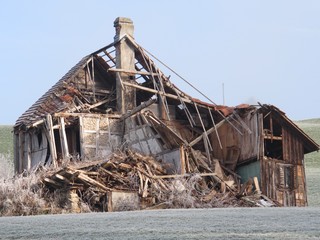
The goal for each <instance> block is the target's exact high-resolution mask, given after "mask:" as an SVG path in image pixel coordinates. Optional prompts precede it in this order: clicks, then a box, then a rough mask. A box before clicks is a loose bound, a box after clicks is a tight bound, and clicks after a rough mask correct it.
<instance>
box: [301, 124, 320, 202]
mask: <svg viewBox="0 0 320 240" xmlns="http://www.w3.org/2000/svg"><path fill="white" fill-rule="evenodd" d="M296 124H297V125H298V126H299V127H300V128H301V129H302V130H303V131H304V132H305V133H306V134H308V135H309V136H310V137H311V138H312V139H313V140H314V141H315V142H316V143H318V144H319V143H320V119H319V118H316V119H308V120H303V121H297V122H296ZM305 165H306V177H307V191H308V203H309V206H320V153H319V152H313V153H309V154H306V155H305Z"/></svg>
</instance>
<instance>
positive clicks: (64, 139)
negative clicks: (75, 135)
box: [59, 117, 69, 159]
mask: <svg viewBox="0 0 320 240" xmlns="http://www.w3.org/2000/svg"><path fill="white" fill-rule="evenodd" d="M59 133H60V142H61V149H62V155H63V158H64V159H67V158H68V157H69V147H68V140H67V135H66V128H65V123H64V117H60V128H59Z"/></svg>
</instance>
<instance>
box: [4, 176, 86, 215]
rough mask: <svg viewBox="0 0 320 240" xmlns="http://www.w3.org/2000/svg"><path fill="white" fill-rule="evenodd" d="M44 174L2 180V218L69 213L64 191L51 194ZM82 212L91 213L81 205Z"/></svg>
mask: <svg viewBox="0 0 320 240" xmlns="http://www.w3.org/2000/svg"><path fill="white" fill-rule="evenodd" d="M42 176H43V173H41V172H40V173H39V172H38V173H33V174H30V175H29V176H23V175H19V176H15V177H12V178H6V179H5V178H1V179H0V216H27V215H39V214H58V213H69V212H71V210H70V209H69V208H68V206H67V204H68V199H67V196H66V194H64V192H63V190H59V191H58V190H57V191H54V192H50V191H49V190H48V189H47V188H46V187H45V186H44V185H43V184H42V183H41V181H40V180H41V178H42ZM80 209H81V212H89V211H90V210H89V208H88V207H87V206H86V204H84V203H81V206H80Z"/></svg>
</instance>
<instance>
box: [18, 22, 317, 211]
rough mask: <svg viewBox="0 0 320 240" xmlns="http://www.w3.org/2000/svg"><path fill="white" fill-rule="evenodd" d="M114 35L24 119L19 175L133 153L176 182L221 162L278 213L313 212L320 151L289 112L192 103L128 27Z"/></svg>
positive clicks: (21, 122)
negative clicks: (310, 168)
mask: <svg viewBox="0 0 320 240" xmlns="http://www.w3.org/2000/svg"><path fill="white" fill-rule="evenodd" d="M115 27H116V37H115V40H114V42H112V43H111V44H109V45H107V46H105V47H103V48H101V49H99V50H97V51H95V52H93V53H91V54H89V55H87V56H85V57H84V58H83V59H82V60H81V61H80V62H79V63H78V64H76V65H75V66H74V67H73V68H72V69H71V70H70V71H69V72H68V73H67V74H66V75H65V76H64V77H62V78H61V79H60V80H59V81H58V82H57V83H56V84H55V85H54V86H53V87H52V88H50V89H49V90H48V91H47V92H46V93H45V94H44V95H43V96H42V97H41V98H40V99H39V100H38V101H36V102H35V103H34V104H33V105H32V106H31V107H30V108H29V109H28V110H27V111H26V112H25V113H23V114H22V115H21V116H20V117H19V118H18V120H17V121H16V123H15V126H14V147H15V149H14V156H15V172H16V173H22V172H31V171H36V170H37V169H38V168H39V167H41V166H51V165H53V166H60V165H61V164H62V163H63V162H65V161H83V162H85V161H88V160H90V161H92V160H96V161H100V160H101V159H105V158H107V157H108V156H109V155H110V154H111V153H112V152H114V151H116V150H118V149H132V150H135V151H137V152H140V153H143V154H145V155H151V156H154V157H155V158H156V159H157V160H158V161H159V162H160V163H162V164H163V166H164V167H165V168H166V172H167V175H168V176H170V177H171V176H176V175H179V176H181V175H188V174H192V173H200V174H209V175H210V174H212V173H213V172H215V166H216V164H219V165H221V167H222V168H223V169H224V171H225V173H226V174H227V175H230V176H232V177H233V180H234V184H235V185H240V184H243V183H245V182H246V181H247V180H248V179H249V178H253V177H256V178H257V179H258V181H259V183H258V184H256V187H258V186H260V188H261V192H262V193H263V194H265V195H266V196H267V197H269V198H271V199H273V200H274V201H276V202H278V203H280V205H282V206H306V205H307V194H306V177H305V169H304V154H306V153H310V152H313V151H318V150H319V145H318V144H317V143H315V142H314V141H313V140H312V139H311V138H310V137H309V136H307V135H306V134H305V133H304V132H303V131H302V130H301V129H300V128H298V127H297V126H296V125H295V124H294V123H293V122H292V121H291V120H290V119H288V118H287V117H286V115H285V113H283V112H282V111H281V110H279V109H278V108H276V107H275V106H272V105H265V104H263V105H258V106H251V105H244V104H242V105H239V106H237V107H227V106H219V105H216V104H214V103H206V102H202V101H200V100H198V99H195V98H192V97H191V96H189V95H188V94H186V93H184V92H182V91H181V90H179V89H178V88H177V87H176V86H175V85H174V84H173V83H172V82H171V80H170V79H169V77H167V76H166V75H165V74H164V73H163V72H162V71H161V70H160V69H159V68H158V67H157V66H156V65H155V62H154V61H155V60H153V59H152V58H151V57H150V56H149V55H148V54H147V52H146V50H144V49H143V48H142V47H141V46H140V45H139V44H138V43H137V42H136V41H135V40H134V38H133V24H132V21H131V20H130V19H127V18H117V19H116V21H115ZM163 178H165V175H164V176H163ZM220 181H224V180H223V179H222V180H221V179H220ZM225 181H227V180H225Z"/></svg>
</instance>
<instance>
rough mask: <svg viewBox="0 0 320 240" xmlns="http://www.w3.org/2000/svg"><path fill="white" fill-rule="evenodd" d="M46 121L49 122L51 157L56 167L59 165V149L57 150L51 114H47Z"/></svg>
mask: <svg viewBox="0 0 320 240" xmlns="http://www.w3.org/2000/svg"><path fill="white" fill-rule="evenodd" d="M46 122H47V131H48V136H49V139H48V141H49V147H50V154H51V159H52V163H53V166H54V167H57V166H58V164H57V150H56V143H55V139H54V133H53V128H52V117H51V115H50V114H48V115H47V117H46Z"/></svg>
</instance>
